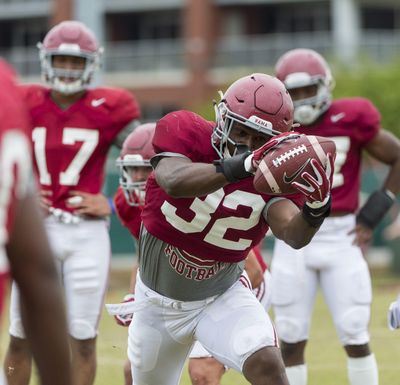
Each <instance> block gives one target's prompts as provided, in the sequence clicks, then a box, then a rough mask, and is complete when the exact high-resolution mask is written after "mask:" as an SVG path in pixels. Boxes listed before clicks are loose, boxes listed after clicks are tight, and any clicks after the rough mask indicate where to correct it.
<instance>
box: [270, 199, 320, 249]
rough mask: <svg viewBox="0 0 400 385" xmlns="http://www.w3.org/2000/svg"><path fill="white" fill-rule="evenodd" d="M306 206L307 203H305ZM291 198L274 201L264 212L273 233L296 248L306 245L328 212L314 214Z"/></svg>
mask: <svg viewBox="0 0 400 385" xmlns="http://www.w3.org/2000/svg"><path fill="white" fill-rule="evenodd" d="M304 206H305V207H306V205H304ZM305 207H303V208H302V209H301V210H300V209H299V208H298V207H297V206H296V205H295V204H294V203H293V202H292V201H290V200H289V199H280V200H276V201H274V202H273V203H272V204H271V205H270V206H269V207H268V209H267V212H266V213H265V214H264V216H265V217H266V220H267V222H268V224H269V226H270V228H271V231H272V233H273V234H274V235H275V236H276V237H277V238H278V239H281V240H283V241H284V242H286V243H287V244H288V245H290V246H291V247H293V248H294V249H300V248H302V247H304V246H306V245H307V244H308V243H309V242H310V241H311V239H312V238H313V236H314V234H315V233H316V232H317V231H318V229H319V227H320V225H321V224H322V222H323V220H324V218H325V216H326V213H325V212H322V214H321V216H315V217H314V216H313V214H310V213H307V211H304V210H307V208H305Z"/></svg>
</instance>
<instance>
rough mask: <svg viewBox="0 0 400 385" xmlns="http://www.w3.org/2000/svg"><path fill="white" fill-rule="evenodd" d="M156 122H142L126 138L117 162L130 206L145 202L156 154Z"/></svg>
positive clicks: (121, 182) (120, 182)
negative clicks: (154, 140)
mask: <svg viewBox="0 0 400 385" xmlns="http://www.w3.org/2000/svg"><path fill="white" fill-rule="evenodd" d="M155 128H156V123H146V124H141V125H140V126H138V127H136V128H135V129H134V130H133V132H131V133H130V134H129V135H128V137H127V138H126V139H125V141H124V144H123V146H122V149H121V153H120V156H119V157H118V159H117V161H116V163H117V167H118V170H119V184H120V186H121V187H122V189H123V190H124V195H125V199H126V201H127V203H128V204H129V205H130V206H140V205H143V204H144V198H145V185H146V180H147V177H148V175H149V174H150V172H151V170H152V168H151V165H150V159H151V158H152V157H153V156H154V155H155V152H154V150H153V144H152V140H153V136H154V130H155Z"/></svg>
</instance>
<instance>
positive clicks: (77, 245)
mask: <svg viewBox="0 0 400 385" xmlns="http://www.w3.org/2000/svg"><path fill="white" fill-rule="evenodd" d="M39 54H40V62H41V68H42V75H43V78H44V80H45V82H46V83H47V86H43V85H25V86H22V87H21V90H22V92H23V95H24V99H25V103H26V104H27V106H28V109H29V113H30V118H31V122H32V132H31V138H32V142H33V149H34V161H35V169H36V172H37V174H38V178H39V182H40V190H41V196H42V201H41V203H42V206H43V208H44V209H45V211H46V215H47V217H46V219H45V225H46V229H47V233H48V235H49V238H50V242H51V245H52V247H53V250H54V253H55V255H56V261H57V264H58V267H59V271H60V273H61V279H62V282H63V284H64V288H65V298H66V303H67V313H68V319H69V333H70V335H71V348H72V362H73V368H74V373H75V381H76V384H77V385H83V384H85V385H88V384H92V383H93V381H94V377H95V372H96V347H95V346H96V336H97V330H98V323H99V318H100V314H101V309H102V304H103V298H104V294H105V290H106V286H107V277H108V270H109V261H110V239H109V233H108V219H107V217H106V214H108V213H109V208H108V209H107V212H101V210H100V212H97V211H96V212H92V211H90V210H88V207H87V206H88V205H89V204H90V205H92V203H91V202H90V201H91V200H93V199H94V200H96V199H105V198H104V197H103V196H102V195H101V188H102V186H103V180H104V164H105V161H106V157H107V153H108V150H109V148H110V146H111V145H113V144H115V145H116V146H118V147H120V146H121V145H122V143H123V141H124V140H125V138H126V137H127V135H128V134H129V133H130V132H131V131H132V130H133V128H134V127H135V126H136V125H137V119H138V117H139V109H138V105H137V102H136V101H135V99H134V97H133V96H132V95H131V94H130V93H129V92H127V91H125V90H123V89H117V88H106V87H98V88H89V87H90V85H91V81H92V80H93V76H94V73H95V71H96V69H97V68H98V67H99V65H100V62H101V54H102V49H101V48H100V47H99V45H98V43H97V41H96V38H95V36H94V35H93V33H92V32H91V31H90V30H89V29H88V28H87V27H86V26H85V25H84V24H82V23H80V22H77V21H64V22H62V23H60V24H58V25H56V26H54V27H53V28H52V29H51V30H50V31H49V32H48V33H47V35H46V36H45V38H44V40H43V43H40V44H39ZM92 206H93V205H92ZM10 309H11V310H10V318H11V320H10V329H9V332H10V335H11V339H10V343H9V347H8V351H7V356H6V361H5V367H6V368H8V367H13V368H14V370H13V371H12V373H10V375H9V376H8V381H9V384H10V385H14V384H15V385H16V384H20V385H21V384H26V385H27V384H28V383H29V377H30V372H31V366H30V362H31V360H30V351H29V347H28V344H27V342H26V340H25V333H24V330H23V327H22V323H21V316H20V310H19V302H18V292H17V290H15V289H13V290H12V298H11V306H10Z"/></svg>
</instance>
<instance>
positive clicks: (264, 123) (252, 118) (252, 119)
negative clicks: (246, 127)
mask: <svg viewBox="0 0 400 385" xmlns="http://www.w3.org/2000/svg"><path fill="white" fill-rule="evenodd" d="M249 121H250V122H252V123H255V124H257V125H259V126H263V127H265V128H268V129H270V130H272V128H273V127H272V124H271V122H268V120H264V119H261V118H259V117H258V116H255V115H252V116H250V118H249Z"/></svg>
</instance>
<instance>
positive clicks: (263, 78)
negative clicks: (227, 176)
mask: <svg viewBox="0 0 400 385" xmlns="http://www.w3.org/2000/svg"><path fill="white" fill-rule="evenodd" d="M220 95H221V101H220V102H219V103H215V115H216V125H215V127H214V130H213V133H212V145H213V147H214V149H215V150H216V151H217V153H218V155H219V156H220V157H221V158H224V157H229V156H230V155H234V154H229V151H228V149H227V146H226V144H227V142H231V143H232V144H234V145H235V143H233V141H232V139H230V138H229V134H230V132H231V129H232V126H233V123H234V122H238V123H240V124H243V125H244V126H246V127H248V128H251V129H253V130H255V131H257V132H258V133H261V134H265V135H266V136H275V135H278V134H280V133H282V132H286V131H290V130H291V129H292V124H293V103H292V99H291V98H290V95H289V93H288V92H287V90H286V89H285V86H284V84H283V83H282V82H281V81H279V80H278V79H277V78H275V77H273V76H269V75H266V74H261V73H255V74H252V75H249V76H245V77H243V78H240V79H238V80H236V81H235V82H234V83H233V84H232V85H231V86H230V87H229V88H228V89H227V90H226V92H225V94H222V92H220Z"/></svg>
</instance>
